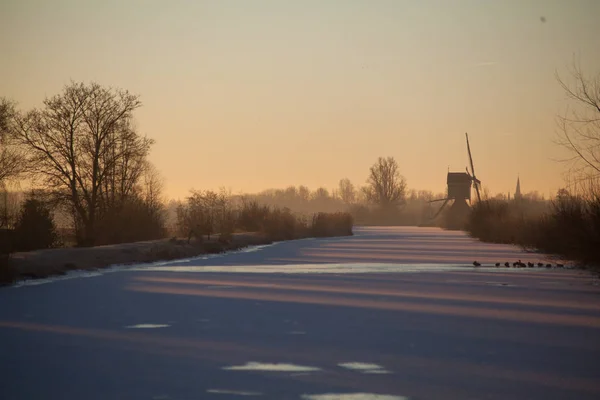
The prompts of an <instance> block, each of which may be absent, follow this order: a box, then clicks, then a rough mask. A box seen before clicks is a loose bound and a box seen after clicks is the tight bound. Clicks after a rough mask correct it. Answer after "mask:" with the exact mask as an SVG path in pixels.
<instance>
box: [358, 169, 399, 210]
mask: <svg viewBox="0 0 600 400" xmlns="http://www.w3.org/2000/svg"><path fill="white" fill-rule="evenodd" d="M367 184H368V186H366V187H365V188H364V189H363V190H364V192H365V196H366V198H367V200H368V201H369V202H370V203H372V204H376V205H378V206H380V207H381V208H383V209H393V208H397V207H398V206H401V205H402V204H404V203H405V197H406V181H405V179H404V177H403V176H402V175H400V171H399V170H398V163H397V162H396V160H395V159H394V158H393V157H387V158H383V157H379V159H378V160H377V162H376V163H375V164H373V165H372V166H371V170H370V174H369V178H368V179H367Z"/></svg>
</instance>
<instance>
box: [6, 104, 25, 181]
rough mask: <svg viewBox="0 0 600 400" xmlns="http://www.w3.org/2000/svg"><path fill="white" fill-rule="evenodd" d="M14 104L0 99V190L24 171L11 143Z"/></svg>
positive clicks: (18, 154)
mask: <svg viewBox="0 0 600 400" xmlns="http://www.w3.org/2000/svg"><path fill="white" fill-rule="evenodd" d="M14 116H15V106H14V103H13V102H11V101H9V100H8V99H5V98H3V97H1V98H0V189H3V188H4V185H5V183H6V181H7V180H9V179H13V178H16V177H17V176H18V175H19V174H20V173H21V172H22V171H23V169H24V166H25V165H24V159H23V156H22V154H20V153H19V151H18V150H17V148H16V147H15V146H14V145H13V142H12V140H11V139H12V135H11V134H12V124H13V121H14Z"/></svg>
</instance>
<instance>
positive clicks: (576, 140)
mask: <svg viewBox="0 0 600 400" xmlns="http://www.w3.org/2000/svg"><path fill="white" fill-rule="evenodd" d="M570 74H571V80H572V81H573V82H572V83H571V84H568V83H566V82H565V81H563V80H562V79H561V78H560V77H559V76H558V74H557V76H556V79H557V80H558V83H559V84H560V86H561V87H562V88H563V90H564V92H565V93H566V95H567V97H568V98H569V99H570V100H572V102H573V105H572V106H571V107H569V109H568V110H567V111H566V112H565V114H564V115H561V116H559V117H558V125H559V133H558V143H559V144H560V145H562V146H563V147H565V148H566V149H567V150H568V151H569V152H570V153H571V154H572V157H571V158H569V159H568V160H566V161H569V162H570V163H571V167H572V169H571V172H572V173H574V174H575V175H576V176H577V177H578V178H584V179H587V178H590V177H592V178H599V177H600V74H598V75H596V76H595V77H592V78H588V77H586V76H585V75H584V73H583V72H582V70H581V67H580V66H579V64H578V63H576V62H574V63H573V67H572V68H571V71H570Z"/></svg>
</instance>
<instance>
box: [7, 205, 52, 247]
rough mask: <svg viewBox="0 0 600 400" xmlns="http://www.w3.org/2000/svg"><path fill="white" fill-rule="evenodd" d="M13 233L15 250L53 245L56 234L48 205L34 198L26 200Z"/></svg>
mask: <svg viewBox="0 0 600 400" xmlns="http://www.w3.org/2000/svg"><path fill="white" fill-rule="evenodd" d="M14 235H15V250H16V251H31V250H37V249H47V248H50V247H53V246H54V245H55V244H56V241H57V234H56V227H55V225H54V220H53V218H52V215H51V213H50V209H49V208H48V206H47V205H46V204H44V203H43V202H41V201H39V200H36V199H28V200H26V201H25V203H24V204H23V207H22V209H21V213H20V214H19V218H18V219H17V223H16V225H15V230H14Z"/></svg>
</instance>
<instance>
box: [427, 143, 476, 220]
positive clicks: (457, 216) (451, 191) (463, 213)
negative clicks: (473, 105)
mask: <svg viewBox="0 0 600 400" xmlns="http://www.w3.org/2000/svg"><path fill="white" fill-rule="evenodd" d="M465 137H466V139H467V152H468V154H469V164H470V166H471V173H469V168H468V167H467V168H466V172H450V171H448V175H447V176H446V184H447V186H448V192H447V193H448V195H447V197H446V198H445V199H437V200H432V201H430V203H434V202H439V201H443V202H444V203H443V204H442V206H441V207H440V209H439V210H438V211H437V213H436V214H435V215H434V216H433V218H432V220H433V219H436V218H437V217H438V216H439V215H440V214H441V213H442V211H443V210H444V208H445V207H446V206H447V205H448V203H449V202H451V201H452V205H451V206H450V208H449V209H448V214H447V221H446V224H447V225H448V228H450V229H460V228H461V227H462V226H464V222H465V221H466V218H467V216H468V215H469V212H470V209H471V207H470V204H471V189H472V188H473V187H475V192H476V193H477V201H481V194H480V186H481V181H480V180H479V179H477V177H476V176H475V167H474V166H473V157H472V155H471V146H470V145H469V135H468V134H467V133H465ZM467 201H468V203H467Z"/></svg>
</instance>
